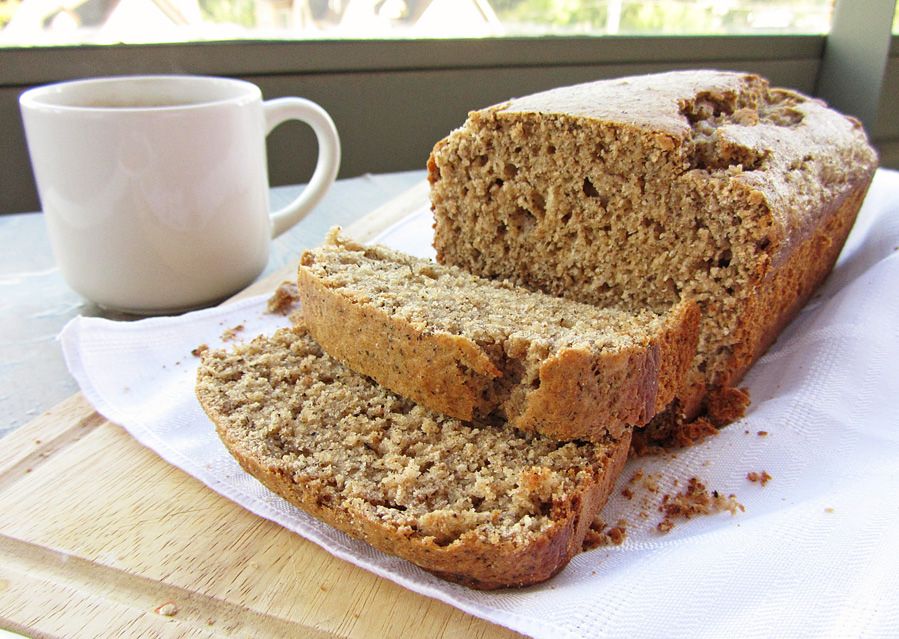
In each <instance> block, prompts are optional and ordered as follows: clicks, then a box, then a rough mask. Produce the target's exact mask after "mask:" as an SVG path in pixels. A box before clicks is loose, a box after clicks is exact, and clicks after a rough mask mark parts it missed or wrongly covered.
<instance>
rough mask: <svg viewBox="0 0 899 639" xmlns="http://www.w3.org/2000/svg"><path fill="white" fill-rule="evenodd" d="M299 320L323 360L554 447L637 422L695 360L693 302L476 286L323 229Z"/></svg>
mask: <svg viewBox="0 0 899 639" xmlns="http://www.w3.org/2000/svg"><path fill="white" fill-rule="evenodd" d="M298 287H299V295H300V298H301V299H302V301H303V304H302V318H303V320H302V321H303V323H304V324H305V326H306V327H307V329H308V330H309V333H310V334H311V335H312V337H314V338H315V340H316V341H317V342H318V343H319V344H320V345H321V346H322V348H323V349H324V350H325V352H326V353H328V354H329V355H331V356H332V357H335V358H337V359H338V360H340V361H341V362H343V363H344V364H346V365H347V366H349V367H350V368H352V369H353V370H355V371H357V372H359V373H362V374H364V375H369V376H370V377H372V378H374V380H375V381H377V382H378V383H379V384H381V385H383V386H385V387H386V388H388V389H390V390H392V391H394V392H396V393H398V394H400V395H403V396H404V397H408V398H410V399H412V400H413V401H415V402H418V403H420V404H422V405H424V406H425V407H427V408H430V409H431V410H434V411H438V412H441V413H444V414H446V415H449V416H451V417H456V418H458V419H462V420H466V421H468V420H472V419H476V418H477V419H492V418H498V419H501V420H503V421H508V422H509V423H510V424H511V425H513V426H515V427H517V428H519V429H521V430H523V431H536V432H539V433H542V434H544V435H547V436H549V437H553V438H556V439H564V440H570V439H589V440H591V441H603V440H604V438H605V437H606V436H607V435H612V436H614V437H620V436H622V434H623V432H624V431H625V429H627V428H628V427H629V426H632V425H643V424H645V423H646V422H647V421H649V420H650V419H651V418H652V417H653V416H655V414H656V413H657V412H658V411H660V410H662V409H664V408H665V407H666V406H667V405H668V403H669V402H670V401H671V400H672V399H673V397H674V392H675V391H676V390H677V389H678V388H679V387H680V386H681V385H682V383H683V381H684V379H685V375H686V373H687V370H688V369H689V366H690V363H691V362H692V359H693V356H694V355H695V353H696V339H697V335H698V323H699V312H698V309H697V306H696V304H695V303H694V302H692V301H687V302H683V303H681V304H678V305H677V306H676V307H675V308H674V309H671V310H670V311H668V312H666V313H654V312H652V311H650V310H646V309H644V310H641V311H635V312H631V311H625V310H618V309H614V308H602V309H601V308H597V307H594V306H590V305H588V304H581V303H578V302H572V301H570V300H566V299H563V298H558V297H551V296H549V295H546V294H544V293H535V292H531V291H528V290H527V289H525V288H522V287H519V286H515V285H512V284H509V283H508V282H498V281H493V280H486V279H484V278H481V277H477V276H475V275H471V274H470V273H467V272H465V271H463V270H461V269H459V268H456V267H450V266H441V265H439V264H434V263H433V262H432V261H430V260H423V259H418V258H414V257H411V256H409V255H406V254H404V253H400V252H398V251H393V250H390V249H388V248H385V247H381V246H363V245H361V244H358V243H355V242H353V241H351V240H349V239H347V238H344V237H341V236H340V235H339V233H338V230H337V229H334V230H332V232H331V233H330V234H329V236H328V238H327V239H326V241H325V244H324V245H323V246H321V247H319V248H317V249H313V250H310V251H306V252H305V253H304V254H303V256H302V258H301V263H300V268H299V273H298Z"/></svg>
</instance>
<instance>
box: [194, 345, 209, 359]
mask: <svg viewBox="0 0 899 639" xmlns="http://www.w3.org/2000/svg"><path fill="white" fill-rule="evenodd" d="M208 350H209V344H200V345H199V346H197V347H196V348H195V349H193V350H192V351H191V352H190V354H191V355H193V356H194V357H202V356H203V353H205V352H206V351H208Z"/></svg>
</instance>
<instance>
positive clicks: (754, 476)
mask: <svg viewBox="0 0 899 639" xmlns="http://www.w3.org/2000/svg"><path fill="white" fill-rule="evenodd" d="M746 479H748V480H749V481H751V482H753V483H756V482H757V483H759V484H761V485H762V486H763V487H764V486H765V484H767V483H768V482H769V481H771V479H773V478H772V477H771V475H769V474H768V471H767V470H763V471H762V472H760V473H757V472H755V471H754V470H753V471H751V472H749V473H746Z"/></svg>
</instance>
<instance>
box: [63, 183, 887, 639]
mask: <svg viewBox="0 0 899 639" xmlns="http://www.w3.org/2000/svg"><path fill="white" fill-rule="evenodd" d="M430 224H431V221H430V217H429V213H428V211H427V210H426V209H425V208H423V209H422V211H420V212H418V213H416V214H414V215H412V216H411V217H409V218H407V219H405V220H402V221H401V222H399V223H398V224H396V225H394V226H393V227H391V228H390V229H388V230H387V231H386V232H385V233H384V234H382V236H381V237H380V238H378V240H379V241H381V242H383V243H386V244H388V245H391V246H394V247H396V248H399V249H402V250H406V251H408V252H412V253H417V254H419V255H430V254H431V249H430V239H431V229H430ZM897 249H899V173H895V172H890V171H879V172H878V175H877V177H876V179H875V181H874V184H873V186H872V188H871V191H870V194H869V196H868V198H867V200H866V202H865V206H864V208H863V210H862V212H861V215H860V217H859V220H858V223H857V224H856V227H855V229H854V230H853V232H852V235H851V237H850V239H849V242H848V243H847V245H846V248H845V250H844V252H843V254H842V256H841V258H840V261H839V263H838V265H837V267H836V269H835V271H834V273H833V274H832V275H831V277H830V279H829V280H828V281H827V282H826V284H825V286H824V287H823V288H822V289H821V290H820V292H819V293H818V294H817V295H816V296H815V297H814V299H813V300H812V301H811V302H810V304H809V305H808V306H807V307H806V308H805V309H804V310H803V311H802V313H801V314H800V316H799V317H798V318H797V319H796V320H795V321H794V322H793V323H792V324H791V325H790V326H789V327H788V328H787V330H786V331H785V332H784V334H783V335H782V336H781V337H780V339H779V340H778V341H777V343H776V344H775V346H774V347H773V348H772V349H771V350H770V351H769V352H768V353H767V354H766V355H765V356H764V357H762V359H761V360H760V361H759V362H758V363H757V364H756V365H755V367H754V368H753V370H752V371H751V372H750V374H749V375H748V376H747V378H746V379H745V383H746V385H747V386H748V387H749V388H750V390H751V394H752V405H751V407H750V409H749V411H748V413H747V415H746V417H745V418H744V419H742V420H740V421H739V422H737V423H735V424H732V425H731V426H729V427H728V428H726V429H724V430H723V431H722V432H721V433H720V434H719V435H718V436H716V437H712V438H710V439H708V440H707V441H705V442H704V443H702V444H700V445H698V446H695V447H693V448H691V449H688V450H683V451H680V452H678V453H676V454H675V455H665V456H662V457H657V458H643V459H636V460H632V461H630V462H629V464H628V468H627V469H626V470H625V474H624V476H623V477H622V479H621V481H620V482H619V486H618V490H616V492H615V495H614V496H613V498H612V499H611V501H610V503H609V505H608V507H607V509H606V511H605V513H604V517H605V519H606V521H608V522H616V521H617V520H618V519H625V520H626V521H627V524H626V526H625V527H626V530H627V538H626V540H625V541H624V543H623V544H622V545H620V546H609V547H602V548H599V549H596V550H593V551H591V552H586V553H583V554H581V555H579V556H577V557H575V558H574V560H573V561H572V562H571V564H569V566H568V567H567V568H566V569H565V570H564V571H563V572H562V573H561V574H560V575H558V576H557V577H555V578H554V579H552V580H550V581H549V582H547V583H545V584H543V585H540V586H536V587H531V588H527V589H523V590H507V591H500V592H493V593H484V592H476V591H473V590H468V589H466V588H464V587H461V586H456V585H453V584H449V583H446V582H443V581H441V580H439V579H437V578H435V577H433V576H431V575H429V574H428V573H426V572H424V571H422V570H420V569H418V568H416V567H415V566H413V565H411V564H409V563H407V562H405V561H402V560H400V559H396V558H393V557H389V556H387V555H384V554H381V553H379V552H377V551H374V550H373V549H371V548H370V547H369V546H367V545H366V544H364V543H361V542H358V541H355V540H353V539H351V538H350V537H348V536H346V535H344V534H342V533H340V532H337V531H335V530H333V529H331V528H330V527H328V526H325V525H323V524H320V523H318V522H316V521H315V520H313V519H312V518H310V517H308V516H306V515H305V514H304V513H303V512H301V511H299V510H297V509H295V508H293V507H292V506H290V505H289V504H287V503H285V502H284V501H282V500H281V499H280V498H278V497H275V496H273V495H272V494H270V493H269V492H268V491H266V490H265V489H264V488H262V486H261V485H260V484H258V483H257V482H256V481H255V480H254V479H252V478H251V477H249V476H247V475H246V474H245V473H244V472H243V471H242V470H241V469H240V468H239V467H238V466H237V464H236V463H235V462H234V461H233V460H232V459H231V457H230V456H229V455H228V453H227V452H226V451H225V449H224V447H223V446H222V445H221V444H220V443H219V441H218V439H217V438H216V436H215V433H214V431H213V428H212V426H211V424H210V423H209V421H208V420H207V419H206V417H205V415H204V414H203V412H202V410H201V409H200V407H199V405H198V404H197V401H196V400H195V399H194V395H193V381H194V375H195V372H196V366H197V358H195V357H193V356H192V355H191V354H190V351H191V349H193V348H194V347H196V346H197V345H199V344H201V343H207V344H209V345H210V346H211V347H216V346H220V345H221V340H220V339H219V336H220V335H222V333H223V332H224V331H225V330H226V329H228V328H231V327H234V326H236V325H238V324H242V325H243V326H244V329H243V330H242V331H240V332H239V333H238V335H237V339H239V340H246V339H249V338H251V337H252V336H254V335H256V334H258V333H271V332H272V331H273V330H274V329H275V328H276V327H277V326H279V325H283V324H285V323H286V320H285V319H284V318H283V317H280V316H275V315H268V314H266V313H265V306H264V298H256V299H251V300H248V301H244V302H240V303H236V304H231V305H228V306H225V307H221V308H216V309H212V310H208V311H201V312H196V313H191V314H188V315H184V316H181V317H177V318H156V319H147V320H142V321H139V322H134V323H127V324H126V323H116V322H110V321H105V320H99V319H89V318H76V319H75V320H73V321H72V322H71V323H70V324H69V325H68V326H66V328H65V329H64V330H63V332H62V335H61V340H62V347H63V350H64V353H65V356H66V360H67V362H68V365H69V368H70V370H71V372H72V374H73V375H74V376H75V378H76V379H77V380H78V383H79V384H80V386H81V389H82V390H83V392H84V394H85V395H86V396H87V398H88V399H89V400H90V401H91V403H92V404H93V405H94V406H95V407H96V408H97V410H98V411H99V412H100V413H102V414H103V415H104V416H105V417H106V418H108V419H110V420H112V421H114V422H116V423H118V424H121V425H122V426H123V427H124V428H126V429H127V430H128V431H129V432H130V433H131V434H132V435H133V436H134V437H135V438H136V439H137V440H139V441H140V442H141V443H142V444H144V445H146V446H148V447H149V448H151V449H153V450H154V451H156V452H157V453H158V454H159V455H160V456H161V457H162V458H164V459H165V460H166V461H168V462H169V463H172V464H174V465H176V466H177V467H179V468H181V469H183V470H184V471H185V472H187V473H190V474H191V475H193V476H194V477H196V478H197V479H199V480H200V481H202V482H204V483H206V484H207V485H208V486H209V487H210V488H212V489H213V490H215V491H217V492H219V493H221V494H222V495H225V496H226V497H228V498H229V499H232V500H234V501H235V502H237V503H238V504H240V505H242V506H244V507H245V508H247V509H249V510H251V511H253V512H254V513H257V514H259V515H260V516H262V517H266V518H268V519H271V520H274V521H276V522H278V523H280V524H281V525H283V526H285V527H287V528H289V529H291V530H293V531H295V532H297V533H298V534H300V535H302V536H303V537H305V538H307V539H310V540H311V541H313V542H315V543H316V544H319V545H321V546H322V547H323V548H325V549H327V550H328V551H329V552H332V553H334V554H335V555H337V556H338V557H341V558H343V559H345V560H346V561H350V562H352V563H354V564H356V565H359V566H362V567H363V568H365V569H367V570H370V571H372V572H374V573H376V574H378V575H380V576H382V577H384V578H387V579H390V580H392V581H395V582H397V583H399V584H402V585H403V586H405V587H407V588H409V589H411V590H414V591H416V592H418V593H422V594H424V595H427V596H430V597H435V598H437V599H440V600H441V601H444V602H447V603H449V604H452V605H454V606H457V607H459V608H461V609H462V610H465V611H466V612H469V613H471V614H473V615H477V616H479V617H483V618H484V619H488V620H490V621H492V622H495V623H498V624H501V625H504V626H507V627H509V628H513V629H515V630H517V631H519V632H522V633H525V634H529V635H533V636H535V637H551V638H552V639H561V638H564V637H638V636H666V637H677V636H681V637H722V636H740V637H771V636H779V637H782V636H815V637H819V636H834V637H845V636H858V635H865V636H872V637H873V636H882V637H896V636H899V417H897V415H899V374H897V368H899V250H897ZM759 431H764V432H766V433H767V436H762V435H759V434H758V433H759ZM638 470H642V471H643V473H644V477H648V478H650V479H654V480H657V482H658V484H659V490H658V492H657V493H654V492H652V491H651V488H652V486H651V485H650V483H651V482H644V481H637V482H634V483H632V484H628V483H627V482H628V479H629V478H630V477H632V476H633V475H634V473H636V472H637V471H638ZM762 471H766V472H767V473H769V474H770V475H771V477H772V479H771V480H770V481H769V482H768V483H767V485H766V486H764V487H763V486H762V485H761V484H760V483H759V482H751V481H749V480H748V479H747V474H748V473H750V472H758V473H761V472H762ZM694 476H695V477H697V478H699V479H701V480H702V481H703V482H704V483H705V484H706V485H707V486H708V487H709V488H710V489H715V490H718V491H719V492H721V493H724V494H725V495H726V494H731V493H733V494H734V495H736V498H737V499H738V500H739V501H740V502H741V503H742V504H743V505H744V506H745V512H741V513H738V514H736V515H734V516H731V515H730V514H728V513H720V514H716V515H711V516H702V517H697V518H694V519H691V520H689V521H683V522H681V521H677V522H675V523H676V526H675V528H674V529H673V530H672V531H671V532H669V533H668V534H665V535H663V534H661V533H659V532H658V531H657V530H656V524H657V523H658V522H659V521H660V519H661V514H660V513H659V512H658V510H657V506H658V504H659V502H660V500H661V496H662V494H663V493H672V492H677V491H678V490H680V489H682V488H683V487H684V485H685V484H686V482H687V480H688V479H689V478H690V477H694ZM675 482H677V485H676V486H675V485H674V483H675ZM625 487H627V488H629V489H631V491H632V492H633V497H632V498H631V499H628V498H626V497H625V496H624V495H623V494H622V489H623V488H625Z"/></svg>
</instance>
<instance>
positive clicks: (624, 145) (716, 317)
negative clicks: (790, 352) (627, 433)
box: [428, 71, 877, 422]
mask: <svg viewBox="0 0 899 639" xmlns="http://www.w3.org/2000/svg"><path fill="white" fill-rule="evenodd" d="M876 165H877V157H876V154H875V152H874V151H873V149H872V148H871V147H870V145H869V144H868V142H867V138H866V135H865V132H864V131H863V129H862V127H861V125H860V124H859V122H858V121H856V120H854V119H853V118H849V117H845V116H843V115H841V114H839V113H837V112H835V111H833V110H831V109H828V108H827V107H826V105H824V104H823V103H822V102H820V101H819V100H814V99H810V98H808V97H806V96H803V95H801V94H799V93H796V92H794V91H789V90H785V89H777V88H771V87H770V86H769V85H768V83H767V81H765V80H764V79H762V78H759V77H757V76H754V75H747V74H742V73H731V72H719V71H685V72H672V73H664V74H657V75H648V76H640V77H630V78H621V79H617V80H609V81H600V82H594V83H589V84H582V85H576V86H570V87H564V88H559V89H554V90H552V91H547V92H544V93H539V94H535V95H532V96H528V97H523V98H519V99H515V100H511V101H509V102H506V103H504V104H500V105H497V106H494V107H491V108H487V109H483V110H480V111H475V112H472V113H471V114H470V115H469V118H468V120H467V121H466V122H465V124H464V126H462V127H461V128H459V129H457V130H455V131H453V132H452V133H451V134H450V135H449V136H448V137H447V138H445V139H444V140H442V141H440V142H438V143H437V145H436V146H435V147H434V149H433V151H432V154H431V157H430V159H429V164H428V167H429V180H430V183H431V202H432V208H433V210H434V216H435V241H434V243H435V247H436V249H437V256H438V260H439V261H441V262H443V263H447V264H454V265H458V266H461V267H463V268H465V269H467V270H470V271H472V272H474V273H478V274H480V275H483V276H486V277H495V278H507V279H510V280H512V281H514V282H516V283H519V284H522V285H524V286H527V287H529V288H533V289H540V290H543V291H546V292H549V293H551V294H554V295H559V296H566V297H569V298H571V299H574V300H578V301H581V302H589V303H593V304H597V305H600V306H609V305H617V306H623V307H626V308H632V309H643V308H649V309H654V310H656V311H660V312H661V311H664V309H666V308H669V307H671V306H672V305H673V304H675V303H677V302H678V301H679V300H681V299H687V298H690V299H694V300H696V301H697V302H698V303H699V305H700V308H701V311H702V320H701V324H700V334H699V346H698V350H697V354H696V357H695V359H694V360H693V362H692V370H691V373H690V380H689V382H688V384H686V385H684V387H683V388H681V389H680V391H679V392H678V400H679V404H678V406H676V407H675V408H674V410H675V411H677V412H680V413H681V414H683V415H686V417H687V418H688V419H692V418H693V417H695V416H696V415H697V414H699V412H700V411H701V409H702V403H703V400H704V397H705V394H706V391H707V389H708V388H714V387H728V386H733V385H735V384H736V383H737V382H738V381H739V379H740V377H741V376H742V374H743V373H744V372H745V370H746V369H747V368H748V366H749V365H750V364H751V363H752V362H753V361H754V360H755V359H756V358H757V357H758V356H759V355H760V353H761V352H763V351H764V349H765V348H767V346H768V345H769V344H770V343H771V342H772V341H773V340H774V339H775V338H776V336H777V333H778V332H779V331H780V329H781V328H782V327H783V325H784V324H785V323H786V322H787V321H789V319H790V318H791V317H792V316H793V315H794V314H795V313H796V312H797V311H798V309H799V307H800V306H801V304H802V303H803V302H804V300H805V299H807V297H808V296H809V295H810V294H811V292H812V291H813V290H814V288H815V287H816V286H817V285H818V284H819V283H820V281H821V280H822V279H823V278H824V277H825V276H826V274H827V273H828V272H829V270H830V268H831V266H832V264H833V261H834V260H835V259H836V256H837V254H838V253H839V250H840V247H841V246H842V244H843V242H844V240H845V237H846V234H848V231H849V228H850V227H851V225H852V222H853V221H854V219H855V215H856V213H857V211H858V207H859V206H860V204H861V200H862V198H863V197H864V193H865V191H866V189H867V186H868V184H869V182H870V179H871V177H872V175H873V172H874V170H875V168H876ZM712 421H713V422H714V421H716V420H712Z"/></svg>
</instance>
